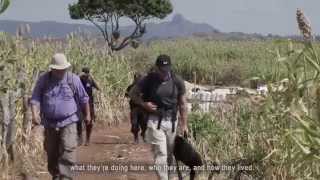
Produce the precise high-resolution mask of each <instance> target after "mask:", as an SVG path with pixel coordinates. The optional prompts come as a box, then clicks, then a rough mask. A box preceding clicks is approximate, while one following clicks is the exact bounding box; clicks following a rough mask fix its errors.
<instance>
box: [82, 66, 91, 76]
mask: <svg viewBox="0 0 320 180" xmlns="http://www.w3.org/2000/svg"><path fill="white" fill-rule="evenodd" d="M82 72H84V73H87V74H89V73H90V69H89V68H88V67H84V68H82Z"/></svg>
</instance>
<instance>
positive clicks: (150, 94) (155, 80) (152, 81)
mask: <svg viewBox="0 0 320 180" xmlns="http://www.w3.org/2000/svg"><path fill="white" fill-rule="evenodd" d="M147 78H148V79H147V83H146V84H145V87H142V94H143V100H144V101H145V102H146V101H149V102H153V103H155V104H156V105H157V106H158V111H157V114H158V116H159V120H158V127H157V128H158V129H160V126H161V121H162V118H163V114H164V113H165V111H167V110H171V112H172V115H171V121H172V132H174V131H175V122H176V120H177V111H178V99H176V100H173V102H172V104H164V103H163V102H162V101H161V99H160V98H159V97H157V96H156V95H155V92H156V90H157V89H158V88H159V86H160V85H161V83H162V81H161V80H160V78H159V76H158V75H157V74H156V73H153V72H151V73H149V74H148V75H147ZM170 80H171V81H172V84H173V86H172V92H171V97H172V98H175V97H174V95H175V94H176V89H177V90H178V89H179V88H178V78H177V77H176V75H175V74H174V73H173V72H171V79H170Z"/></svg>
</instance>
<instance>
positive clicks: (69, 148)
mask: <svg viewBox="0 0 320 180" xmlns="http://www.w3.org/2000/svg"><path fill="white" fill-rule="evenodd" d="M77 143H78V141H77V124H76V123H72V124H69V125H67V126H65V127H62V128H59V129H56V128H46V129H45V140H44V148H45V151H46V152H47V158H48V171H49V173H50V174H51V175H52V179H53V180H72V172H71V170H70V167H71V166H72V165H73V164H74V163H75V161H76V152H75V150H76V147H77Z"/></svg>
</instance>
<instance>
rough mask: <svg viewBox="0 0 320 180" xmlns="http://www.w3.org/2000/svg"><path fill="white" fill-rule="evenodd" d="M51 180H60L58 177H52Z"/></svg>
mask: <svg viewBox="0 0 320 180" xmlns="http://www.w3.org/2000/svg"><path fill="white" fill-rule="evenodd" d="M52 180H60V176H59V175H57V176H52Z"/></svg>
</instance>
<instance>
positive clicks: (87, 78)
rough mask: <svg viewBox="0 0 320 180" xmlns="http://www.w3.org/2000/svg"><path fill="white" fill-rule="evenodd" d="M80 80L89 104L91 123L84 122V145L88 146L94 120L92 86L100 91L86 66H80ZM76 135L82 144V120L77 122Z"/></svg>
mask: <svg viewBox="0 0 320 180" xmlns="http://www.w3.org/2000/svg"><path fill="white" fill-rule="evenodd" d="M80 80H81V82H82V85H83V87H84V89H85V90H86V92H87V94H88V96H89V105H90V115H91V119H92V121H91V123H89V124H86V143H85V145H86V146H88V145H89V143H90V137H91V132H92V127H93V122H94V121H95V112H94V99H93V88H95V89H96V90H98V91H100V88H99V86H98V85H97V83H96V82H95V81H94V79H93V78H92V76H91V75H90V69H89V68H88V67H84V68H82V74H81V75H80ZM77 128H78V136H79V144H82V122H81V121H79V122H78V126H77Z"/></svg>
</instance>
